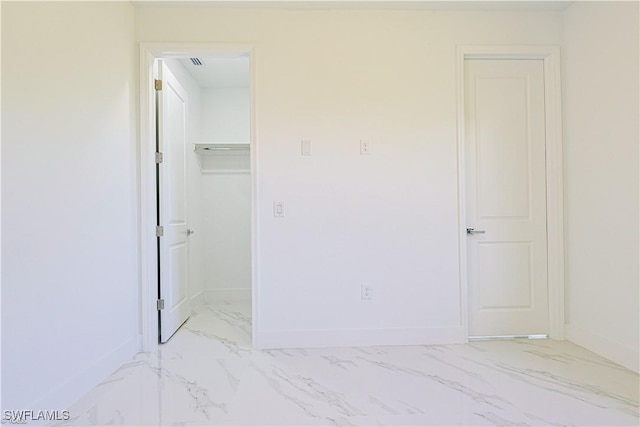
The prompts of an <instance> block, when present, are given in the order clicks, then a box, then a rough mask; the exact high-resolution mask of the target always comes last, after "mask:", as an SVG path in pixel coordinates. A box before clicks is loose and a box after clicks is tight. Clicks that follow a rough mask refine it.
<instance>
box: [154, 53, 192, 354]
mask: <svg viewBox="0 0 640 427" xmlns="http://www.w3.org/2000/svg"><path fill="white" fill-rule="evenodd" d="M158 62H159V63H158V66H157V75H158V80H157V81H156V120H157V129H156V130H157V132H156V134H157V139H156V143H157V147H156V150H157V152H158V153H161V154H157V155H156V156H157V158H156V165H157V169H156V170H157V182H158V189H157V197H158V233H157V234H158V236H159V237H158V259H159V261H158V262H159V275H158V277H159V283H158V294H159V295H158V302H159V304H158V309H159V324H160V326H159V329H160V331H159V332H160V342H161V343H165V342H167V341H168V340H169V338H171V336H172V335H173V334H174V333H175V332H176V331H177V330H178V328H179V327H180V325H182V324H183V323H184V322H185V321H186V320H187V318H188V317H189V311H190V307H189V299H188V298H187V295H188V292H187V285H188V277H187V269H188V258H187V256H188V250H187V245H188V235H187V198H186V152H185V150H186V142H187V141H186V137H187V129H186V127H187V94H186V91H185V90H184V88H183V87H182V86H181V85H180V83H179V82H178V81H177V79H176V78H175V77H174V75H173V74H172V73H171V71H170V70H169V68H168V67H167V66H166V64H164V63H163V62H162V61H158Z"/></svg>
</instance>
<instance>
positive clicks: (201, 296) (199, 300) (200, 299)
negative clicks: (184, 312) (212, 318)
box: [191, 291, 206, 311]
mask: <svg viewBox="0 0 640 427" xmlns="http://www.w3.org/2000/svg"><path fill="white" fill-rule="evenodd" d="M205 303H206V295H205V292H204V291H200V292H198V293H197V294H195V295H194V296H193V297H191V311H194V310H197V309H199V308H200V307H202V306H203V305H205Z"/></svg>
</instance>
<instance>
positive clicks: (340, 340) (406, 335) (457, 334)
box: [254, 327, 467, 349]
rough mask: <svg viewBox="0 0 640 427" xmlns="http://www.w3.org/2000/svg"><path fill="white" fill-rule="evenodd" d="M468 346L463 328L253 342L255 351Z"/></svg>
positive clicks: (273, 335) (292, 334) (302, 333)
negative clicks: (392, 346)
mask: <svg viewBox="0 0 640 427" xmlns="http://www.w3.org/2000/svg"><path fill="white" fill-rule="evenodd" d="M466 342H467V336H466V333H465V331H464V328H461V327H456V328H416V329H400V328H398V329H323V330H288V331H260V332H259V336H258V337H256V339H255V340H254V345H255V346H256V348H258V349H270V348H313V347H316V348H317V347H358V346H360V347H365V346H387V345H434V344H461V343H466Z"/></svg>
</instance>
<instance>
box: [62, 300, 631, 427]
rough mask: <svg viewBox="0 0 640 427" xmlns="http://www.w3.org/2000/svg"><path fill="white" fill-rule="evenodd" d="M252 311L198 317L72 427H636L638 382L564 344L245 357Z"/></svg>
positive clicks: (123, 374) (105, 389) (94, 397)
mask: <svg viewBox="0 0 640 427" xmlns="http://www.w3.org/2000/svg"><path fill="white" fill-rule="evenodd" d="M250 313H251V309H250V305H249V303H248V302H247V303H234V304H230V303H220V304H219V305H215V306H207V307H203V308H202V309H200V310H199V311H198V312H197V313H196V314H194V315H193V316H192V317H191V319H189V321H188V322H187V323H186V324H185V325H183V327H182V328H181V329H180V331H178V332H177V334H176V335H175V336H174V337H173V338H172V339H171V341H170V342H169V343H168V344H165V345H163V346H161V347H160V349H159V350H158V351H157V352H155V353H153V354H139V355H137V356H136V357H135V358H134V359H133V360H131V361H130V362H129V363H127V364H125V365H124V366H122V367H121V368H120V369H119V370H118V371H116V372H114V373H113V374H112V375H111V376H110V377H109V378H107V379H106V380H105V381H104V382H103V383H101V384H100V385H98V386H97V387H96V388H95V389H94V390H92V391H91V392H90V393H89V394H87V395H86V396H85V397H84V398H82V399H81V400H80V401H79V402H77V403H76V404H75V405H74V406H72V407H71V408H70V412H71V417H72V419H71V421H68V422H67V423H66V424H69V422H71V423H72V424H73V425H77V426H80V425H167V426H169V425H180V426H186V425H346V426H349V425H464V426H480V425H482V426H484V425H499V426H505V425H510V426H511V425H514V426H516V425H517V426H533V425H536V426H537V425H567V426H568V425H580V426H582V425H603V426H614V425H631V426H638V424H639V422H640V419H639V414H638V388H639V377H638V375H637V374H635V373H633V372H631V371H629V370H627V369H625V368H623V367H621V366H619V365H616V364H614V363H613V362H610V361H608V360H606V359H604V358H602V357H600V356H598V355H596V354H594V353H591V352H589V351H587V350H585V349H583V348H581V347H578V346H576V345H573V344H571V343H569V342H560V341H553V340H536V341H529V340H512V341H484V342H475V343H471V344H462V345H446V346H406V347H362V348H328V349H286V350H268V351H258V350H252V349H251V347H250V342H251V321H250Z"/></svg>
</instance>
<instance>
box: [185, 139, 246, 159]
mask: <svg viewBox="0 0 640 427" xmlns="http://www.w3.org/2000/svg"><path fill="white" fill-rule="evenodd" d="M193 150H194V151H195V152H196V153H198V154H200V155H203V156H215V155H220V154H243V153H248V152H249V143H248V142H196V143H195V144H193Z"/></svg>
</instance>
